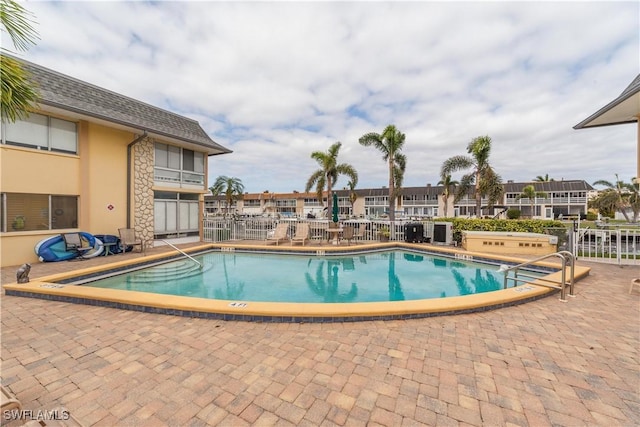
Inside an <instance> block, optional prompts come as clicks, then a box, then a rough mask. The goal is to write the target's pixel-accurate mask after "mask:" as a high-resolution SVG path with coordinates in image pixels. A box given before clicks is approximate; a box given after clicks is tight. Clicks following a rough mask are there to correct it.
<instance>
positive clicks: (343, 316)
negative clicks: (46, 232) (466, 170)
mask: <svg viewBox="0 0 640 427" xmlns="http://www.w3.org/2000/svg"><path fill="white" fill-rule="evenodd" d="M392 249H398V250H404V251H408V258H410V259H406V258H405V256H404V253H401V254H402V257H401V260H399V259H398V257H396V258H395V259H394V262H395V272H396V274H395V276H397V280H399V282H400V284H401V285H402V287H401V290H402V295H403V296H404V298H405V299H404V300H399V299H395V300H391V301H389V300H387V301H381V302H362V303H355V302H354V303H349V302H346V301H345V302H310V303H297V302H269V301H255V302H254V301H248V300H247V299H246V298H247V295H245V294H241V296H242V298H238V299H235V295H239V294H236V293H235V292H236V290H234V289H237V288H242V289H243V290H244V286H246V285H242V284H241V283H237V284H234V283H232V282H231V281H229V287H228V288H227V282H226V279H225V281H224V287H223V288H222V290H223V291H224V292H228V295H229V296H231V297H233V298H234V299H233V300H225V299H209V298H202V297H196V296H178V295H167V294H161V293H157V292H141V291H135V290H125V289H126V286H125V289H109V288H100V287H94V286H88V285H78V284H80V283H87V282H91V281H94V280H96V279H97V278H98V277H105V276H111V275H114V274H118V273H122V272H123V271H131V270H136V269H141V268H146V267H150V266H152V265H154V264H162V263H166V262H167V261H171V262H173V261H178V265H182V267H181V268H186V267H185V264H184V262H185V261H184V259H183V257H182V256H181V255H178V254H176V253H175V252H173V253H171V252H165V253H157V254H151V255H150V254H148V255H146V256H141V257H135V258H130V259H126V258H124V259H122V258H119V259H118V260H117V261H115V262H112V263H109V264H107V265H100V266H94V267H87V268H84V269H79V270H71V271H68V272H64V273H59V274H54V275H51V276H46V277H40V278H37V279H32V280H31V281H30V282H29V283H25V284H17V283H10V284H5V285H3V288H4V290H5V294H6V295H12V296H21V297H29V298H40V299H46V300H52V301H63V302H70V303H76V304H89V305H95V306H102V307H110V308H117V309H125V310H135V311H143V312H148V313H160V314H169V315H178V316H188V317H201V318H209V319H221V320H242V321H260V322H350V321H361V320H398V319H411V318H421V317H431V316H442V315H451V314H462V313H472V312H478V311H486V310H493V309H496V308H501V307H506V306H510V305H515V304H522V303H525V302H528V301H533V300H536V299H538V298H543V297H546V296H549V295H552V294H553V293H555V292H556V291H554V290H553V289H549V288H548V287H545V286H542V285H538V284H537V282H538V281H535V282H533V283H530V284H523V285H520V286H516V287H509V288H508V289H500V290H496V291H490V292H481V293H476V294H473V295H460V296H449V294H447V297H446V298H441V297H439V296H438V297H434V298H428V299H413V300H412V299H408V298H407V296H409V295H411V291H409V290H408V288H406V287H405V283H407V282H406V278H407V277H408V276H407V275H406V273H405V272H404V271H405V267H407V270H410V269H411V267H410V265H418V264H419V263H420V262H419V261H418V260H419V259H420V257H423V261H425V262H426V260H427V259H429V257H430V256H431V255H436V256H442V257H443V258H445V259H444V260H437V261H432V264H434V267H435V264H438V263H445V262H446V264H447V265H448V266H449V267H451V273H449V274H450V275H454V274H455V273H453V271H458V272H460V270H463V269H462V268H459V267H457V264H456V263H457V262H458V261H474V262H481V263H483V264H487V265H486V268H487V269H488V270H490V271H492V272H495V273H497V270H498V266H499V265H501V264H511V265H515V264H519V263H520V262H522V261H523V260H522V259H521V258H512V257H506V256H503V255H496V254H484V253H475V252H470V251H462V250H459V249H456V248H445V247H436V246H433V245H421V244H412V243H403V242H393V243H367V244H359V245H357V246H356V247H351V248H347V247H327V246H323V247H320V248H317V247H316V248H313V247H301V246H297V247H288V248H287V247H274V246H268V245H261V244H220V243H218V244H203V245H200V246H195V247H191V248H189V249H187V252H188V253H189V254H190V255H192V256H199V255H204V254H212V255H214V256H218V257H219V256H220V255H221V253H227V252H230V253H236V254H237V253H239V252H251V253H253V254H256V255H259V256H264V255H269V254H276V255H278V256H285V255H291V254H296V255H297V256H300V257H302V256H306V257H307V258H306V259H307V263H309V262H310V264H309V269H308V270H307V271H306V272H308V273H309V275H310V278H311V279H313V280H315V282H313V283H316V284H317V283H318V280H317V279H318V277H320V279H321V280H319V282H320V284H321V287H322V283H324V286H326V287H327V289H329V288H331V286H329V285H330V282H329V280H328V278H329V277H333V276H330V274H333V271H334V270H335V269H334V267H338V275H337V277H338V287H337V289H338V292H337V293H333V294H334V295H349V292H350V291H351V282H348V281H346V273H348V272H349V271H350V270H349V269H350V268H351V265H349V264H350V263H349V261H347V262H346V263H344V264H343V263H342V262H341V263H340V264H332V265H331V268H330V270H328V272H327V273H322V272H323V271H325V269H326V267H327V264H328V263H329V260H330V259H334V257H337V256H345V255H348V256H350V257H352V258H353V261H354V267H355V269H356V270H358V269H360V266H361V264H363V263H361V262H360V257H361V256H363V255H366V254H369V253H374V254H378V255H376V256H380V255H379V253H380V252H381V251H388V250H392ZM323 257H324V258H323ZM228 259H231V258H228ZM237 259H238V258H236V260H237ZM323 259H324V262H325V264H324V267H322V268H321V269H320V271H321V273H320V276H318V273H317V272H318V264H319V263H320V262H322V261H323ZM280 261H281V259H280V258H278V262H276V263H275V265H274V267H275V268H273V269H275V270H276V271H279V270H280V269H279V266H280ZM399 262H400V263H404V264H403V267H402V271H400V270H401V269H400V268H398V265H399ZM221 264H222V265H221V266H222V267H223V268H222V270H218V271H221V274H219V275H218V276H220V277H225V276H224V271H225V270H224V267H225V264H226V267H227V268H229V266H230V264H231V262H230V261H225V262H224V263H221ZM383 264H384V263H383ZM385 265H386V269H385V270H382V271H383V273H380V274H379V275H378V276H381V277H382V278H383V279H385V280H387V282H386V288H385V291H386V293H388V294H395V295H399V294H398V293H397V292H395V293H394V292H391V291H393V290H394V289H393V286H392V287H391V288H390V287H389V283H392V284H393V283H396V282H395V280H396V278H395V277H394V276H393V275H391V279H392V280H391V281H389V278H390V276H389V274H388V273H389V271H390V269H389V268H388V265H389V262H388V260H387V263H386V264H385ZM538 265H539V267H540V269H541V271H546V272H547V274H546V275H545V276H543V277H542V278H541V279H540V280H549V281H555V282H558V281H560V278H561V276H562V275H561V271H560V269H559V267H558V265H557V264H553V263H549V262H541V263H539V264H538ZM219 267H220V266H219ZM181 268H178V267H176V268H175V269H174V270H175V273H176V274H177V275H186V274H187V273H185V271H183V270H181ZM189 268H190V269H191V267H189ZM206 268H210V267H206V266H205V269H206ZM466 268H468V267H465V269H466ZM442 271H445V270H444V269H442ZM470 271H474V274H473V275H472V277H473V278H472V279H471V278H470V277H471V276H463V277H464V280H460V283H461V284H464V283H466V284H467V285H469V286H474V287H475V286H476V284H480V283H481V281H479V280H476V278H477V276H476V275H475V270H471V269H470ZM227 272H228V270H227ZM188 274H191V272H189V273H188ZM323 274H326V275H325V276H323ZM588 274H589V268H588V267H583V266H576V268H575V278H576V280H579V279H581V278H583V277H586V276H587V275H588ZM422 275H423V276H424V273H423V274H422ZM483 275H484V277H486V274H485V273H481V274H480V277H482V276H483ZM323 277H324V279H323ZM306 278H307V276H306V275H305V276H304V278H302V279H301V280H299V281H298V283H300V282H301V281H302V280H304V282H303V283H302V286H303V287H304V286H308V284H307V283H306ZM166 281H169V280H166ZM485 281H487V282H488V281H492V280H491V279H487V280H485ZM263 283H264V282H263ZM383 283H384V281H383ZM540 283H541V284H542V282H540ZM241 285H242V286H241ZM356 285H357V290H358V293H361V289H364V287H365V285H366V284H365V283H364V282H358V281H356ZM190 286H192V287H195V286H196V284H193V283H192V284H191V285H190ZM263 287H264V285H263ZM218 289H219V288H218ZM334 289H335V288H334ZM395 290H396V291H397V290H398V288H397V287H396V288H395ZM211 292H213V294H214V296H215V290H214V291H211ZM218 292H220V291H218ZM445 292H448V290H445ZM433 295H436V293H435V292H434V293H433Z"/></svg>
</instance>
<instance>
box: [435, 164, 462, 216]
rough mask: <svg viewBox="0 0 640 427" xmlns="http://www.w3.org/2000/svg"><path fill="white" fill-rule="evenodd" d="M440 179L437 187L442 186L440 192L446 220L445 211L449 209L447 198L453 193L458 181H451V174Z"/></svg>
mask: <svg viewBox="0 0 640 427" xmlns="http://www.w3.org/2000/svg"><path fill="white" fill-rule="evenodd" d="M441 178H442V179H441V180H440V181H438V185H442V186H444V189H443V190H442V202H443V204H444V217H445V218H447V210H448V208H449V197H450V196H451V194H453V193H455V191H456V186H457V185H458V184H459V182H458V181H456V180H454V179H451V174H448V175H445V176H443V177H441Z"/></svg>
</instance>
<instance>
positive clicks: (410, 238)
mask: <svg viewBox="0 0 640 427" xmlns="http://www.w3.org/2000/svg"><path fill="white" fill-rule="evenodd" d="M404 241H405V242H407V243H423V242H425V237H424V224H422V223H419V222H415V223H408V224H405V225H404Z"/></svg>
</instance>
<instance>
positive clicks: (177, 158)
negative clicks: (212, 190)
mask: <svg viewBox="0 0 640 427" xmlns="http://www.w3.org/2000/svg"><path fill="white" fill-rule="evenodd" d="M204 159H205V154H204V153H201V152H197V151H192V150H187V149H186V148H180V147H176V146H174V145H168V144H160V143H156V145H155V177H154V179H155V180H156V181H163V182H172V183H181V184H189V185H204Z"/></svg>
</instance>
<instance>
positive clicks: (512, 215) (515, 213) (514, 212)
mask: <svg viewBox="0 0 640 427" xmlns="http://www.w3.org/2000/svg"><path fill="white" fill-rule="evenodd" d="M507 218H508V219H518V218H520V209H509V210H508V211H507Z"/></svg>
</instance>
